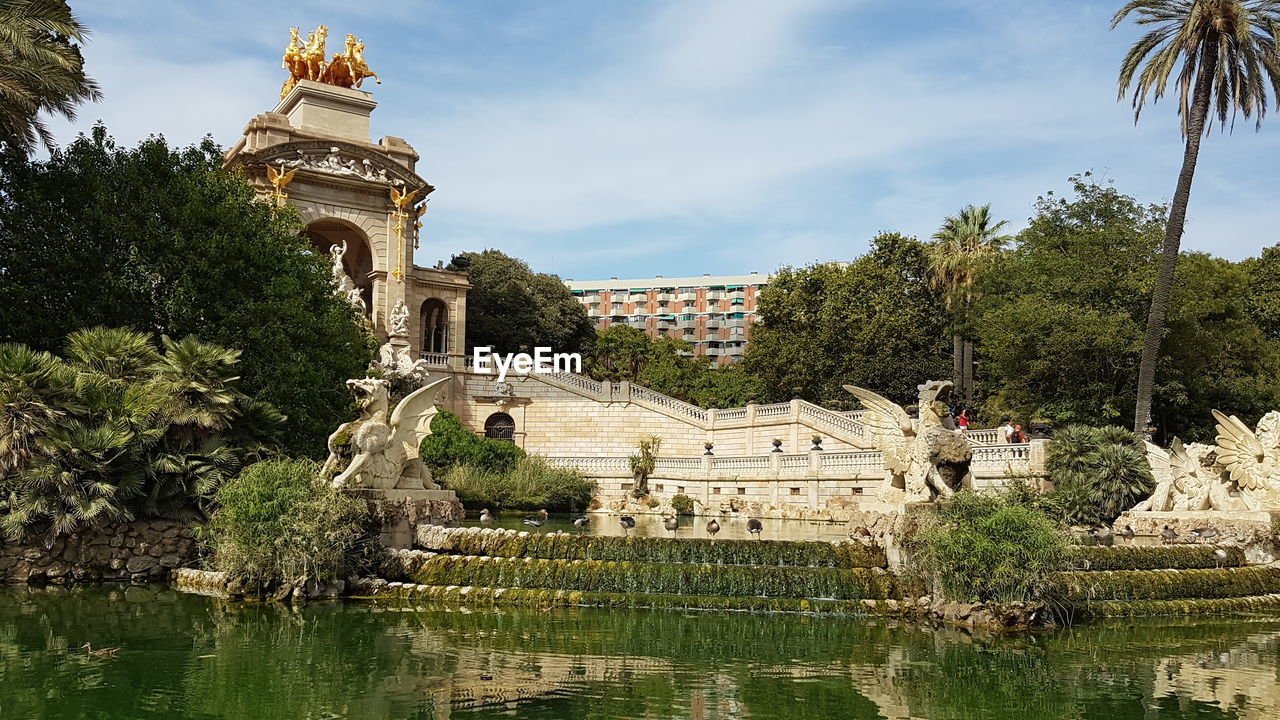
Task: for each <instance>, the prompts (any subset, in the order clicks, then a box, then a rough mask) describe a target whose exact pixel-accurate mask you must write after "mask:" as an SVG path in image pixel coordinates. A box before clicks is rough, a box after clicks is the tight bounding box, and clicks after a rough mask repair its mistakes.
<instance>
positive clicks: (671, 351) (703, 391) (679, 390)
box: [585, 325, 761, 407]
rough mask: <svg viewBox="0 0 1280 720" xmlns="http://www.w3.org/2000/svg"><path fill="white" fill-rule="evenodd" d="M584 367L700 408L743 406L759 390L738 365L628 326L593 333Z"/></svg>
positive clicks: (602, 376) (597, 375)
mask: <svg viewBox="0 0 1280 720" xmlns="http://www.w3.org/2000/svg"><path fill="white" fill-rule="evenodd" d="M585 369H586V371H587V373H588V374H590V375H591V377H593V378H595V379H596V380H612V381H615V382H616V381H619V380H629V381H631V382H634V383H637V384H639V385H643V386H645V387H647V388H651V389H653V390H656V391H658V392H660V393H663V394H666V395H670V396H672V397H674V398H677V399H680V400H684V401H685V402H690V403H693V404H695V405H700V406H702V407H741V406H743V405H745V404H747V403H748V402H750V401H751V400H753V399H755V398H756V397H758V396H759V395H760V391H761V386H760V383H759V382H758V381H757V380H756V379H755V378H754V377H752V376H750V375H748V374H747V373H746V372H745V371H744V370H743V367H742V366H741V365H740V364H734V365H729V366H725V367H716V366H714V365H712V363H711V361H710V360H709V359H707V358H705V357H702V358H700V357H696V356H694V354H693V348H692V347H691V346H690V345H689V343H687V342H684V341H683V340H677V339H675V338H658V339H656V340H655V339H653V338H650V337H649V336H648V335H647V334H646V333H645V332H644V331H643V330H640V329H638V328H633V327H630V326H628V325H610V326H609V327H607V328H605V329H604V330H601V331H600V332H599V333H598V334H597V336H596V339H595V342H594V343H593V344H592V348H591V353H590V355H589V356H588V357H587V359H586V368H585Z"/></svg>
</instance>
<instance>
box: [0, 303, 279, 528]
mask: <svg viewBox="0 0 1280 720" xmlns="http://www.w3.org/2000/svg"><path fill="white" fill-rule="evenodd" d="M67 346H68V352H67V356H68V358H69V360H62V359H59V358H57V357H55V356H53V355H50V354H48V353H43V352H35V351H32V350H31V349H30V348H27V347H25V346H21V345H11V344H6V345H0V407H2V408H4V414H3V415H0V417H2V418H3V419H4V424H3V426H2V427H0V442H3V443H5V444H6V445H7V446H8V447H9V448H11V449H12V452H10V453H9V454H7V457H6V462H5V464H4V465H3V466H0V493H3V496H4V497H5V499H6V501H7V502H5V503H3V507H4V510H3V511H0V529H3V531H4V532H5V534H7V535H8V536H10V537H16V536H21V535H23V534H25V533H26V532H27V531H28V530H29V529H30V528H31V527H32V526H36V525H39V524H42V523H48V524H49V526H50V532H51V533H53V534H60V533H71V532H74V531H76V530H77V529H78V528H80V527H81V526H83V525H88V524H93V523H96V522H101V521H118V520H129V519H134V518H142V517H158V516H164V517H195V516H199V515H202V514H203V510H204V499H205V498H206V497H207V496H208V495H209V494H210V493H212V492H213V491H214V490H216V489H217V487H218V486H219V485H221V484H222V483H223V482H225V481H226V480H228V479H230V478H232V477H234V476H235V475H236V473H238V472H239V469H240V467H241V465H242V464H243V463H244V461H245V460H246V459H253V458H255V457H257V454H258V452H259V450H260V448H261V447H262V445H263V444H264V443H266V442H269V441H270V437H271V434H272V432H273V428H272V427H270V426H271V425H273V424H278V423H279V422H280V420H281V418H280V417H279V415H278V414H276V413H273V412H272V411H271V409H270V408H268V407H266V406H264V404H263V403H261V402H259V401H255V400H252V399H250V398H249V397H248V396H246V395H245V394H244V393H243V392H241V390H240V388H239V387H238V384H237V377H236V375H235V370H234V368H235V365H236V362H237V356H238V353H236V352H234V351H229V350H226V349H225V348H221V347H218V346H216V345H209V344H205V343H202V342H200V341H198V340H195V339H194V338H186V339H184V340H182V341H179V342H174V341H172V340H169V339H168V338H164V346H165V352H164V353H160V352H157V350H156V348H155V341H154V338H153V337H152V336H151V335H148V334H146V333H138V332H136V331H130V330H122V329H108V328H92V329H88V330H80V331H77V332H76V333H74V334H73V335H72V336H71V337H70V338H68V342H67ZM244 423H248V424H250V425H251V426H253V427H252V428H245V427H242V425H243V424H244ZM250 429H251V430H252V432H253V434H255V435H257V436H258V437H256V438H255V440H254V441H253V442H252V443H249V444H246V445H245V446H240V445H237V444H236V441H237V439H238V438H240V437H244V433H245V431H246V430H250Z"/></svg>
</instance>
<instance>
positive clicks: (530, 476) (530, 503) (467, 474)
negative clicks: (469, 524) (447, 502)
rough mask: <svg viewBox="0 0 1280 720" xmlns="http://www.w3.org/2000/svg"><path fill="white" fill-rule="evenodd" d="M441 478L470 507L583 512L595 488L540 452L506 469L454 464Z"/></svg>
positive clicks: (525, 457)
mask: <svg viewBox="0 0 1280 720" xmlns="http://www.w3.org/2000/svg"><path fill="white" fill-rule="evenodd" d="M441 480H442V482H443V484H444V486H445V487H447V488H449V489H450V490H453V491H454V492H455V493H457V494H458V499H459V500H461V501H462V504H463V505H464V506H465V507H467V508H469V509H477V508H482V507H486V508H490V509H492V510H526V511H534V510H544V509H545V510H547V511H548V512H581V511H583V510H585V509H586V508H587V505H588V503H590V502H591V496H592V495H594V494H595V490H596V484H595V482H594V481H592V480H588V479H586V478H584V477H582V475H580V474H579V473H578V472H577V471H576V470H570V469H567V468H558V467H553V466H551V465H550V464H548V463H547V461H546V459H545V458H542V457H539V456H537V455H527V456H524V457H521V458H520V459H519V460H518V461H517V462H516V463H515V464H514V465H513V466H512V467H511V468H510V469H509V470H505V471H504V470H492V469H487V468H485V467H483V466H478V465H471V464H460V465H454V466H453V467H451V468H449V469H448V470H447V471H446V472H445V474H444V476H443V478H441Z"/></svg>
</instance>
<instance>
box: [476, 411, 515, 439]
mask: <svg viewBox="0 0 1280 720" xmlns="http://www.w3.org/2000/svg"><path fill="white" fill-rule="evenodd" d="M484 436H485V437H487V438H490V439H493V440H508V441H510V442H515V440H516V421H515V420H513V419H511V416H510V415H508V414H506V413H501V412H499V413H494V414H492V415H490V416H489V419H488V420H485V421H484Z"/></svg>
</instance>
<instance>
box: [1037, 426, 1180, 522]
mask: <svg viewBox="0 0 1280 720" xmlns="http://www.w3.org/2000/svg"><path fill="white" fill-rule="evenodd" d="M1045 467H1046V469H1047V470H1048V472H1049V479H1050V480H1052V481H1053V483H1054V486H1055V490H1054V492H1053V495H1054V496H1055V497H1054V499H1053V500H1052V501H1050V502H1051V503H1053V504H1054V506H1055V507H1056V509H1057V511H1058V512H1059V513H1061V514H1060V515H1059V517H1060V518H1061V519H1062V520H1063V521H1064V522H1066V523H1068V524H1073V525H1095V524H1102V523H1111V522H1113V521H1114V520H1115V519H1116V518H1117V517H1119V516H1120V513H1122V512H1124V511H1125V510H1128V509H1129V508H1131V507H1133V506H1134V505H1136V504H1137V503H1138V502H1139V501H1140V500H1142V498H1144V497H1146V496H1147V495H1150V494H1151V491H1152V490H1153V489H1154V487H1155V481H1154V480H1153V479H1152V477H1151V469H1150V467H1149V466H1148V465H1147V460H1146V455H1145V453H1144V451H1143V449H1142V442H1141V440H1140V439H1139V438H1138V436H1137V435H1135V434H1134V433H1132V432H1130V431H1128V430H1124V429H1122V428H1118V427H1102V428H1091V427H1087V426H1084V425H1073V426H1071V427H1067V428H1064V429H1063V430H1061V431H1059V432H1058V433H1056V434H1055V435H1054V437H1053V439H1052V440H1050V441H1049V447H1048V454H1047V457H1046V458H1045ZM1046 510H1048V508H1047V507H1046Z"/></svg>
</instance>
